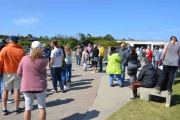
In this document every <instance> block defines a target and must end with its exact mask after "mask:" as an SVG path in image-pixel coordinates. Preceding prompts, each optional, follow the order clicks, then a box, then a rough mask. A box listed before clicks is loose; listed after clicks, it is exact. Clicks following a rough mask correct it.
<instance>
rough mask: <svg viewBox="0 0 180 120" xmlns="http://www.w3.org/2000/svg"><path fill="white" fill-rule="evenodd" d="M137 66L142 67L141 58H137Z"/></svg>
mask: <svg viewBox="0 0 180 120" xmlns="http://www.w3.org/2000/svg"><path fill="white" fill-rule="evenodd" d="M137 67H138V68H140V67H141V62H140V60H139V59H137Z"/></svg>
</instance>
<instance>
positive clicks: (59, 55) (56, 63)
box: [49, 41, 64, 93]
mask: <svg viewBox="0 0 180 120" xmlns="http://www.w3.org/2000/svg"><path fill="white" fill-rule="evenodd" d="M52 45H53V47H54V49H53V50H52V51H51V55H50V58H51V60H50V63H49V64H50V69H51V75H52V84H53V88H54V89H53V90H51V92H53V93H56V92H57V81H59V85H60V88H61V91H62V92H63V93H64V88H63V84H62V79H61V74H60V73H61V67H62V62H63V60H64V55H63V51H62V49H61V48H58V42H57V41H52Z"/></svg>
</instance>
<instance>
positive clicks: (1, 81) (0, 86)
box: [0, 75, 3, 99]
mask: <svg viewBox="0 0 180 120" xmlns="http://www.w3.org/2000/svg"><path fill="white" fill-rule="evenodd" d="M2 91H3V76H2V75H0V99H2Z"/></svg>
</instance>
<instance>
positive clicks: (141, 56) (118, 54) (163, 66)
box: [106, 36, 180, 100]
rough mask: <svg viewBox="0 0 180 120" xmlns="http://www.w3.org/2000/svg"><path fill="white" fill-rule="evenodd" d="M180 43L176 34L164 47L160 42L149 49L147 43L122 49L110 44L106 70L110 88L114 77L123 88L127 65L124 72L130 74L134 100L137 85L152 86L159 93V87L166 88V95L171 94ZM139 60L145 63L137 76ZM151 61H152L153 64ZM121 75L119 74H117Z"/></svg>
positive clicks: (176, 69)
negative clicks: (145, 46) (152, 48)
mask: <svg viewBox="0 0 180 120" xmlns="http://www.w3.org/2000/svg"><path fill="white" fill-rule="evenodd" d="M179 48H180V44H179V42H178V40H177V38H176V37H175V36H172V37H171V38H170V40H169V42H167V43H166V45H165V46H164V48H163V47H162V45H159V47H157V46H156V47H155V48H154V50H153V51H152V50H151V47H150V46H147V49H145V48H143V47H141V48H140V50H139V48H136V49H135V48H134V47H129V51H128V48H124V44H121V48H120V49H119V50H116V48H115V47H111V52H110V54H109V55H108V64H107V67H106V73H108V74H109V83H110V86H111V87H113V86H115V84H113V78H114V79H115V78H116V77H117V78H118V85H119V86H120V87H123V82H124V74H125V66H127V74H128V75H129V77H130V84H131V85H130V86H129V88H131V89H132V91H133V97H132V98H131V99H132V100H134V99H137V98H138V96H137V87H147V88H154V89H155V91H157V92H158V93H160V92H161V90H167V91H168V94H169V95H171V94H172V85H173V82H174V79H175V78H176V75H177V72H178V66H179V60H180V59H179V57H180V49H179ZM140 60H141V61H144V62H145V65H144V66H143V67H142V69H141V70H140V72H139V74H138V77H137V76H136V75H137V71H138V69H139V68H140V67H141V62H140ZM152 63H153V64H152ZM120 76H121V77H120Z"/></svg>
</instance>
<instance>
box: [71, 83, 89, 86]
mask: <svg viewBox="0 0 180 120" xmlns="http://www.w3.org/2000/svg"><path fill="white" fill-rule="evenodd" d="M87 84H91V82H74V83H72V84H71V85H70V86H71V87H75V86H81V85H87Z"/></svg>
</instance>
